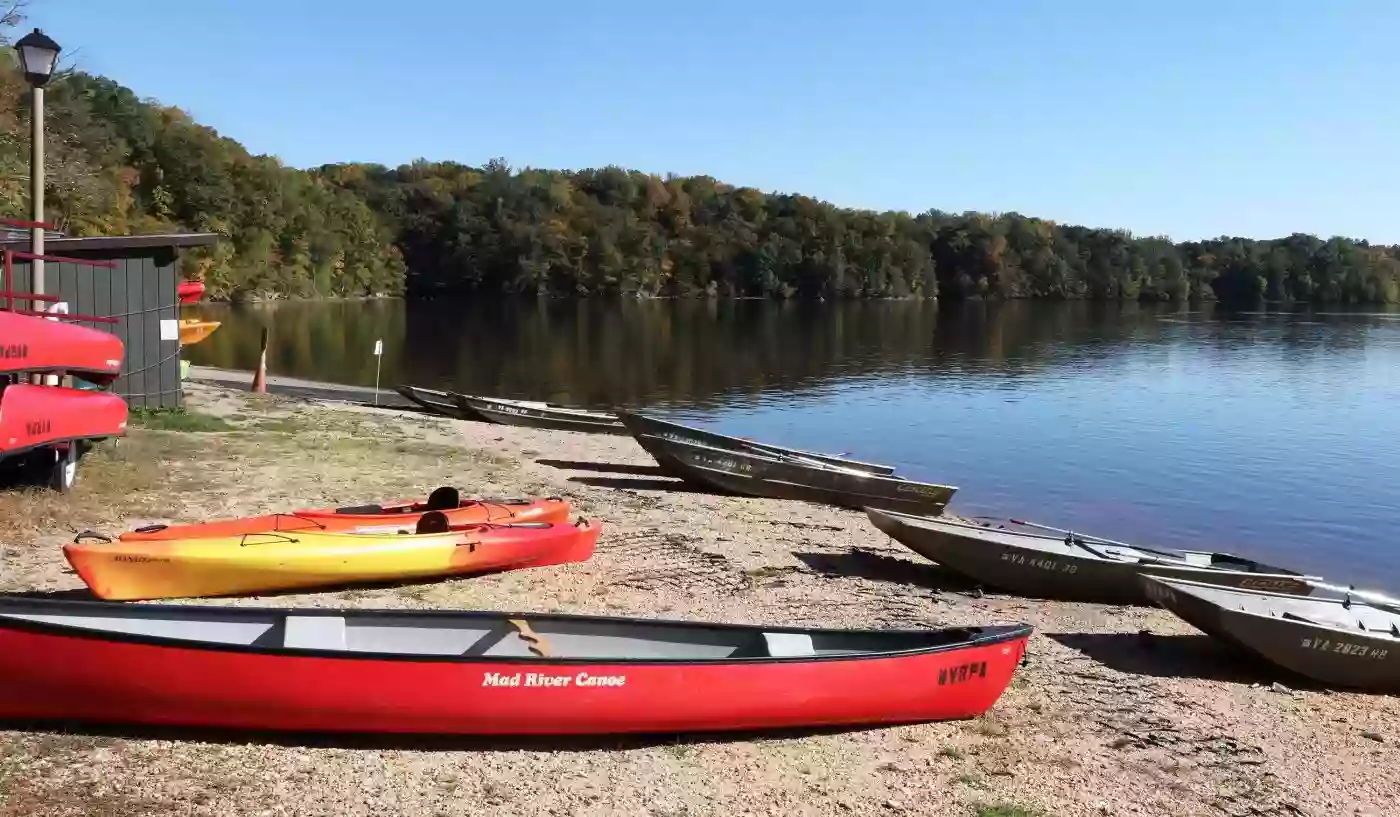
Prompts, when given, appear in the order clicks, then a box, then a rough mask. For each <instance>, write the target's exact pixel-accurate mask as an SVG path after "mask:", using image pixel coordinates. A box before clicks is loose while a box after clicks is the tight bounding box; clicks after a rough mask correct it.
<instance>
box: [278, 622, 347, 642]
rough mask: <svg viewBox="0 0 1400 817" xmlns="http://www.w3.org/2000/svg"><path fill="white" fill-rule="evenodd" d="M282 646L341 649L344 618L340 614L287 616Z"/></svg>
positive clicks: (343, 637)
mask: <svg viewBox="0 0 1400 817" xmlns="http://www.w3.org/2000/svg"><path fill="white" fill-rule="evenodd" d="M282 629H283V632H282V646H283V647H288V648H291V649H302V650H343V649H346V642H345V619H344V618H342V617H341V616H287V617H286V619H285V621H284V623H283V628H282Z"/></svg>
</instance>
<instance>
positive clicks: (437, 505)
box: [423, 485, 462, 511]
mask: <svg viewBox="0 0 1400 817" xmlns="http://www.w3.org/2000/svg"><path fill="white" fill-rule="evenodd" d="M460 507H462V496H461V494H460V493H458V491H457V489H456V488H453V487H452V486H451V485H444V486H442V487H441V488H434V489H433V492H432V493H431V494H428V501H427V502H425V503H423V510H425V511H455V510H456V509H458V508H460Z"/></svg>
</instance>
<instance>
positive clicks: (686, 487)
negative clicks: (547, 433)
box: [569, 477, 723, 496]
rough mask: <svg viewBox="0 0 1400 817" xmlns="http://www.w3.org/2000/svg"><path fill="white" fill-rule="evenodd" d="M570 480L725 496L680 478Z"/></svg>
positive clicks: (571, 479)
mask: <svg viewBox="0 0 1400 817" xmlns="http://www.w3.org/2000/svg"><path fill="white" fill-rule="evenodd" d="M569 482H577V483H580V484H582V485H591V486H593V487H595V488H613V489H616V490H619V491H670V492H672V493H684V494H713V495H717V496H723V494H720V493H719V492H718V491H710V490H706V489H705V488H702V487H700V486H698V485H695V484H693V483H689V482H686V481H684V480H679V479H627V478H625V477H569Z"/></svg>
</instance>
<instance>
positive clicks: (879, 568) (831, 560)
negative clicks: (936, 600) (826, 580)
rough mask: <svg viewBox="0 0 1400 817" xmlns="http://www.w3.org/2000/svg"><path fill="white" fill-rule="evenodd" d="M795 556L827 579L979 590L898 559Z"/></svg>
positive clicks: (855, 554)
mask: <svg viewBox="0 0 1400 817" xmlns="http://www.w3.org/2000/svg"><path fill="white" fill-rule="evenodd" d="M792 555H793V556H794V557H796V558H797V560H798V561H800V562H802V563H803V564H805V565H806V566H807V567H808V568H809V569H811V570H813V571H816V572H817V573H821V574H824V575H828V576H853V577H856V578H861V579H871V580H872V581H877V582H896V583H899V584H912V585H915V586H918V587H927V588H929V589H930V590H943V591H948V592H953V593H973V592H975V591H976V588H977V586H976V585H975V584H974V583H973V582H971V581H969V580H968V579H966V578H964V577H962V576H959V575H958V574H956V573H953V572H952V571H950V570H948V569H947V568H944V567H942V566H940V565H936V564H930V563H928V562H914V561H910V560H908V559H896V558H894V557H893V556H886V555H884V554H883V553H875V552H874V551H869V550H863V549H861V548H855V549H853V550H851V551H849V552H846V553H816V552H800V551H793V553H792Z"/></svg>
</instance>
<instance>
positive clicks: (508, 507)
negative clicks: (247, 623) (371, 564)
mask: <svg viewBox="0 0 1400 817" xmlns="http://www.w3.org/2000/svg"><path fill="white" fill-rule="evenodd" d="M431 510H437V511H442V512H443V514H444V515H445V516H446V517H447V522H448V524H449V525H451V526H453V527H457V526H460V525H470V524H477V523H482V522H496V523H501V524H513V523H516V522H567V521H569V514H570V512H571V510H572V509H571V508H570V506H569V503H568V501H567V500H563V499H560V498H558V497H550V498H548V499H533V498H532V499H466V500H464V499H460V498H459V495H458V492H457V489H455V488H452V487H450V486H448V487H443V488H438V489H437V490H435V491H433V492H432V494H431V495H429V496H428V498H427V499H408V500H403V501H399V502H391V503H388V504H385V505H358V506H355V507H348V508H316V509H309V510H299V511H290V512H287V513H272V514H265V515H262V516H244V517H240V518H238V519H224V520H219V521H215V522H202V523H198V524H192V525H148V526H146V527H142V528H137V529H136V530H132V531H127V532H125V533H123V534H121V536H119V537H118V538H119V539H121V540H122V541H123V542H152V541H166V540H171V539H198V538H205V537H220V536H241V535H243V534H248V533H271V532H281V533H287V532H291V531H320V532H322V533H399V532H405V533H412V532H413V531H414V529H415V526H416V525H417V523H418V520H419V518H420V517H421V516H422V515H423V513H424V512H426V511H431Z"/></svg>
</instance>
